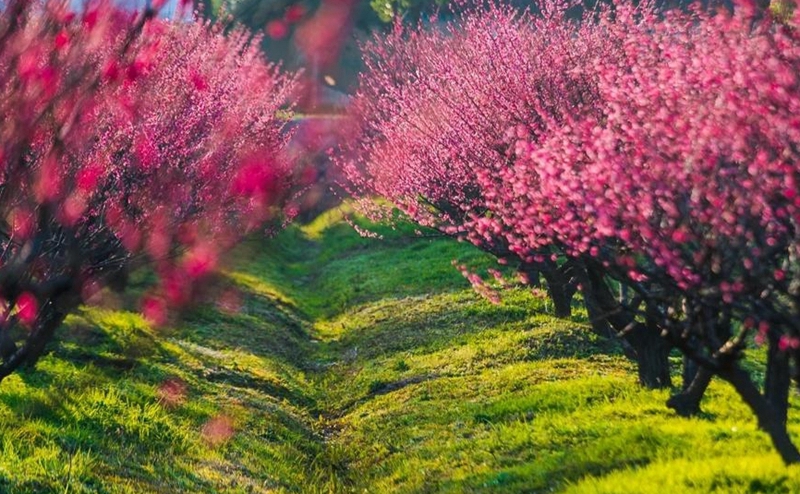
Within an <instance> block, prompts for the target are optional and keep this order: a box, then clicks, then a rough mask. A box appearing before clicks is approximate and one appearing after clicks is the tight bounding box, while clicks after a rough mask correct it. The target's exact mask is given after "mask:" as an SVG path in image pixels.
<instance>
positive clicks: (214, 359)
mask: <svg viewBox="0 0 800 494" xmlns="http://www.w3.org/2000/svg"><path fill="white" fill-rule="evenodd" d="M381 233H382V234H383V236H384V240H382V241H376V240H370V239H363V238H360V237H358V236H357V235H356V234H355V233H354V232H353V230H352V229H351V227H350V226H348V225H347V224H346V223H344V222H343V221H341V218H340V217H339V213H337V212H336V211H332V212H330V213H329V214H326V215H323V216H322V217H320V218H318V219H317V220H316V221H315V222H313V223H312V224H310V225H307V226H305V227H302V228H299V227H292V228H290V229H288V230H287V231H286V232H284V233H282V234H281V235H280V236H278V237H277V238H276V239H274V240H271V241H269V242H266V243H265V242H263V241H252V242H249V243H247V244H246V245H243V246H242V247H240V248H239V249H238V251H237V257H238V258H240V259H242V262H239V263H237V264H236V265H235V266H233V267H232V268H231V269H230V270H229V271H228V272H227V273H226V277H227V278H228V280H229V281H230V282H232V283H233V284H234V285H235V286H237V287H238V289H239V292H240V293H241V294H243V295H242V299H241V301H240V302H241V306H240V307H239V310H236V311H234V312H230V311H226V310H223V309H221V308H220V306H222V305H225V304H219V303H216V302H220V301H224V300H226V297H225V296H224V294H221V293H217V294H213V295H209V297H208V303H207V304H205V305H204V306H201V307H200V308H198V309H197V310H195V311H193V312H192V313H191V314H189V315H188V316H187V317H185V318H184V319H182V320H178V321H175V323H174V324H173V325H172V327H171V328H170V329H162V330H152V329H150V328H149V327H148V326H147V325H146V324H145V323H144V322H143V321H142V320H141V318H139V316H137V315H136V314H134V313H132V312H128V311H126V310H124V308H125V307H128V306H129V301H126V300H118V301H112V302H113V303H112V304H111V305H112V306H113V305H116V306H118V307H119V308H118V309H115V310H112V309H111V308H107V309H102V310H101V309H86V310H85V311H84V312H83V313H81V314H79V315H77V316H74V317H71V318H70V319H69V321H68V323H67V325H66V327H65V328H64V331H63V335H62V336H63V338H62V340H61V341H60V342H59V344H58V345H56V347H55V348H54V351H53V353H52V354H50V355H48V356H47V357H46V358H45V359H44V360H43V362H42V363H41V365H40V366H39V369H38V370H37V371H35V372H23V373H20V374H19V375H15V376H13V377H11V378H9V379H8V380H6V381H5V382H3V383H2V385H0V492H12V493H16V492H20V493H27V492H36V493H38V492H58V493H64V492H68V493H79V492H109V493H111V492H113V493H116V492H130V493H141V492H164V493H174V492H237V493H239V492H241V493H253V492H255V493H266V492H312V493H313V492H375V493H384V492H503V493H505V492H512V493H513V492H564V491H566V492H598V493H600V492H603V493H610V492H626V493H637V492H643V493H645V492H659V493H661V492H698V493H700V492H703V493H705V492H787V493H789V492H800V473H798V470H797V469H794V468H792V469H786V468H784V467H783V466H782V465H781V464H780V460H779V458H778V456H777V455H776V454H774V453H773V452H772V450H771V447H770V445H769V443H768V440H767V438H766V436H765V435H764V434H762V433H761V432H759V431H757V430H756V427H755V422H754V420H753V418H752V416H751V415H750V414H749V412H748V411H747V410H746V409H745V408H744V406H743V405H742V404H741V403H740V401H739V400H738V398H736V396H735V395H734V394H733V393H732V392H731V391H730V390H729V389H728V388H727V387H726V386H724V385H720V384H717V383H715V384H714V385H712V387H711V389H710V393H709V399H708V400H707V401H706V403H704V411H705V413H704V414H703V415H702V416H701V417H698V418H696V419H691V420H685V419H680V418H677V417H675V416H674V415H673V414H672V413H671V412H670V411H669V410H667V409H666V407H665V406H664V401H665V400H666V397H667V393H666V392H652V391H645V390H642V389H640V388H639V387H638V386H637V385H636V384H635V373H634V371H633V368H632V367H631V365H630V363H629V362H627V361H626V360H625V359H624V358H623V357H622V356H621V355H620V352H619V351H618V349H617V347H616V345H615V344H614V342H608V341H602V340H599V339H597V338H596V337H594V336H592V335H591V333H589V332H588V331H587V328H586V325H585V324H584V323H583V322H582V321H581V317H580V314H579V315H578V316H577V317H576V319H575V321H560V320H556V319H554V318H552V317H550V316H548V315H547V314H548V313H549V312H550V308H549V307H548V306H547V304H546V303H545V302H544V301H543V300H542V299H539V298H536V297H534V296H532V295H531V294H530V293H528V291H526V290H523V289H521V288H514V289H511V290H509V291H508V292H507V293H506V294H505V295H504V301H503V303H502V304H500V305H497V306H496V305H491V304H489V303H488V302H486V301H484V300H482V299H480V298H479V297H478V296H477V295H475V294H474V293H473V291H472V290H471V289H470V288H469V287H468V286H467V284H466V282H465V280H464V279H463V278H462V277H461V275H460V274H459V273H458V272H457V271H456V270H454V269H453V268H452V266H450V260H451V259H460V260H462V261H467V262H469V263H470V264H471V265H474V266H489V265H491V261H490V260H489V259H486V258H485V257H483V256H482V255H481V254H480V253H478V252H477V251H475V250H474V249H472V248H470V247H469V246H466V245H462V244H457V243H454V242H451V241H448V240H444V239H436V238H429V239H425V238H423V239H420V238H417V237H415V236H414V235H413V231H411V230H410V229H403V228H401V229H400V230H398V231H392V230H389V229H384V230H382V231H381ZM754 358H757V356H756V357H754ZM795 415H796V414H795ZM791 430H792V432H793V433H794V435H795V437H798V436H800V434H798V432H799V431H798V423H797V422H793V423H792V424H791Z"/></svg>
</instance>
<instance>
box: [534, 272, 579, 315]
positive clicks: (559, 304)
mask: <svg viewBox="0 0 800 494" xmlns="http://www.w3.org/2000/svg"><path fill="white" fill-rule="evenodd" d="M540 272H541V274H542V276H543V277H544V280H545V282H546V284H547V294H548V295H549V296H550V300H552V301H553V307H554V308H555V315H556V317H558V318H560V319H569V318H570V317H572V296H573V295H574V293H575V292H574V290H571V289H570V283H569V280H568V279H567V278H566V277H565V276H564V275H563V273H562V272H561V271H560V270H559V269H558V267H556V266H553V267H547V268H545V269H542V270H540ZM526 273H527V271H526Z"/></svg>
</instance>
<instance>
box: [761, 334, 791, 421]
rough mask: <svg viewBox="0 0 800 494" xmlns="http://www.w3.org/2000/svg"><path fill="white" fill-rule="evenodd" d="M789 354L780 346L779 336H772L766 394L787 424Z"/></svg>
mask: <svg viewBox="0 0 800 494" xmlns="http://www.w3.org/2000/svg"><path fill="white" fill-rule="evenodd" d="M790 385H791V376H790V374H789V355H788V354H787V353H786V352H783V351H781V350H780V348H778V338H777V337H774V338H773V337H771V338H770V339H769V346H768V349H767V375H766V380H765V383H764V396H765V398H766V399H767V401H769V403H770V404H771V405H772V407H773V408H775V411H776V413H777V414H778V415H779V417H780V420H781V423H782V424H786V418H787V415H788V412H789V386H790Z"/></svg>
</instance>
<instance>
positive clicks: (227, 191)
mask: <svg viewBox="0 0 800 494" xmlns="http://www.w3.org/2000/svg"><path fill="white" fill-rule="evenodd" d="M0 67H2V70H1V71H0V116H2V118H0V171H2V175H0V190H2V194H0V218H2V222H0V298H2V300H3V301H4V304H3V307H4V311H5V314H4V317H3V324H2V325H0V380H1V379H2V378H4V377H5V376H7V375H8V374H10V373H11V372H13V371H14V369H16V368H18V367H19V366H20V365H22V364H28V365H32V364H34V363H35V362H36V360H37V359H38V357H39V356H40V355H41V354H42V352H43V350H44V348H45V344H46V343H47V342H48V341H49V340H50V339H51V338H52V336H53V333H54V331H55V329H56V328H57V327H58V326H59V325H60V323H61V321H63V319H64V317H66V315H67V314H69V313H70V312H71V311H73V310H75V309H76V308H77V307H78V306H79V304H81V303H82V302H84V301H85V299H86V298H89V297H92V298H93V299H95V298H97V297H96V294H97V293H98V292H99V291H101V290H102V289H103V288H104V287H111V288H114V289H117V290H121V289H124V288H125V286H126V284H127V273H128V272H129V271H130V270H132V269H135V268H137V267H139V266H143V265H147V264H149V265H151V266H152V267H153V268H154V270H155V272H156V274H157V275H158V276H159V277H160V280H161V281H160V283H159V284H158V285H157V286H156V287H154V288H153V289H152V290H150V291H149V293H148V294H147V295H146V296H145V297H144V299H143V300H142V303H141V307H142V311H143V313H144V315H145V317H146V318H147V319H149V320H150V321H152V322H154V323H156V324H162V323H164V322H165V321H166V320H167V316H168V311H169V310H170V308H171V307H173V306H175V305H181V304H185V303H187V302H188V301H190V300H191V299H192V298H193V294H194V292H195V291H196V289H195V284H196V283H198V282H199V281H200V279H201V278H203V277H205V276H207V275H208V274H209V273H211V272H212V271H213V270H214V269H215V268H216V267H217V266H218V264H219V262H220V259H219V256H220V253H221V252H226V251H228V250H229V248H230V247H231V246H232V245H233V244H234V243H235V242H237V241H238V240H239V239H241V238H242V236H243V235H245V234H247V233H248V232H249V231H252V229H254V228H257V227H258V226H259V225H262V224H263V223H264V222H265V221H268V220H271V219H273V218H275V219H277V218H276V216H278V214H279V213H280V209H281V207H282V204H283V202H284V198H285V197H286V190H287V188H288V185H289V184H288V181H289V178H288V177H290V174H291V170H290V166H289V164H288V163H286V162H285V161H286V160H285V159H284V154H285V153H284V152H283V148H284V146H285V141H286V136H285V133H284V131H283V120H281V119H280V118H278V116H277V114H278V113H279V110H280V109H281V108H282V107H284V105H286V103H287V102H286V98H287V95H288V94H290V92H291V89H292V85H293V78H291V77H288V76H286V75H283V74H281V73H280V72H279V71H278V70H277V68H276V67H275V66H273V65H270V64H268V63H266V62H265V61H264V60H263V59H262V56H261V54H260V52H259V50H258V48H257V46H256V44H254V43H253V42H251V40H250V37H249V36H248V35H247V34H245V33H243V32H239V31H234V32H231V33H228V34H227V35H225V36H223V35H222V34H221V28H219V27H217V26H213V25H206V24H201V23H170V22H167V21H163V20H159V19H157V18H155V15H154V12H151V11H145V12H142V13H139V14H136V13H131V12H126V11H121V10H118V9H116V8H114V7H113V6H111V5H110V4H108V3H102V2H93V3H89V4H88V5H87V6H86V7H85V9H84V10H83V11H82V12H77V13H76V12H71V11H69V9H68V7H67V5H66V4H64V3H62V2H56V1H51V2H44V3H42V2H29V1H25V0H19V1H12V2H10V3H9V4H7V5H6V7H5V10H4V11H3V12H2V14H0ZM19 325H24V326H26V327H27V328H28V330H27V331H20V330H19V329H18V328H17V326H19Z"/></svg>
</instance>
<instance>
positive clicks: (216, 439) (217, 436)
mask: <svg viewBox="0 0 800 494" xmlns="http://www.w3.org/2000/svg"><path fill="white" fill-rule="evenodd" d="M234 432H235V431H234V428H233V419H231V418H230V417H228V416H227V415H218V416H216V417H213V418H212V419H211V420H209V421H208V422H206V423H205V425H203V429H202V431H201V433H200V434H201V436H202V437H203V439H204V440H205V441H206V442H207V443H208V444H209V445H210V446H219V445H221V444H222V443H224V442H226V441H228V440H229V439H230V438H231V437H233V433H234Z"/></svg>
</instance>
